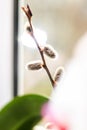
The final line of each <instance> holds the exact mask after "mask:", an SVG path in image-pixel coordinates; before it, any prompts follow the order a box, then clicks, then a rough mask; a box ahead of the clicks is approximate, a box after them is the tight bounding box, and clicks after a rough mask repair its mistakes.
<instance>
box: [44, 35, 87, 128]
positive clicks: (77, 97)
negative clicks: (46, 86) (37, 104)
mask: <svg viewBox="0 0 87 130" xmlns="http://www.w3.org/2000/svg"><path fill="white" fill-rule="evenodd" d="M42 115H43V118H44V119H45V120H46V121H47V122H51V123H52V124H53V125H52V127H54V128H52V130H87V33H86V34H84V35H83V37H82V38H81V39H79V41H78V43H77V44H76V47H75V49H74V51H73V57H72V59H71V60H70V61H69V62H68V64H66V66H65V72H64V74H63V76H62V78H61V80H60V82H59V83H58V86H56V88H55V89H54V91H53V93H52V96H51V99H50V101H49V102H48V103H47V104H45V105H44V106H43V108H42ZM49 130H50V129H49Z"/></svg>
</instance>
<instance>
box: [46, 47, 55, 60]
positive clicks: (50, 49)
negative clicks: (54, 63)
mask: <svg viewBox="0 0 87 130" xmlns="http://www.w3.org/2000/svg"><path fill="white" fill-rule="evenodd" d="M44 53H45V54H46V55H47V56H49V57H50V58H55V57H56V51H55V50H54V49H53V47H52V46H50V45H46V46H45V47H44Z"/></svg>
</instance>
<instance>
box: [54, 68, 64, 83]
mask: <svg viewBox="0 0 87 130" xmlns="http://www.w3.org/2000/svg"><path fill="white" fill-rule="evenodd" d="M63 72H64V68H63V67H58V68H57V70H56V72H55V75H54V81H55V82H58V81H59V80H60V77H61V75H62V73H63Z"/></svg>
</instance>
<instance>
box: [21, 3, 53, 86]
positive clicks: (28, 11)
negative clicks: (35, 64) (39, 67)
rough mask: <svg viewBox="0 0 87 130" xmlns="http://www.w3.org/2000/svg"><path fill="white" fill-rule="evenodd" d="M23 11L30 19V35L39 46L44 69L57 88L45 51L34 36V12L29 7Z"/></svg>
mask: <svg viewBox="0 0 87 130" xmlns="http://www.w3.org/2000/svg"><path fill="white" fill-rule="evenodd" d="M22 10H23V11H24V12H25V14H26V16H27V18H28V21H29V25H30V34H31V36H32V38H33V40H34V41H35V43H36V45H37V48H38V50H39V52H40V55H41V58H42V61H43V68H44V69H45V71H46V72H47V74H48V77H49V79H50V82H51V84H52V87H55V81H54V80H53V78H52V76H51V73H50V71H49V69H48V67H47V64H46V61H45V58H44V54H43V50H42V49H41V48H40V46H39V44H38V41H37V39H36V38H35V36H34V33H33V27H32V23H31V17H32V12H31V10H30V8H29V5H27V8H24V7H22Z"/></svg>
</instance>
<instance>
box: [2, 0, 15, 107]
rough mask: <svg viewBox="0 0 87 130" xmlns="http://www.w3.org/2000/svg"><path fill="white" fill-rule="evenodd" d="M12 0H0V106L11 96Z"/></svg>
mask: <svg viewBox="0 0 87 130" xmlns="http://www.w3.org/2000/svg"><path fill="white" fill-rule="evenodd" d="M12 15H13V0H5V1H3V0H0V108H1V107H2V106H3V105H5V104H6V103H7V102H8V101H9V100H11V98H12V87H13V86H12V54H13V53H12V51H13V50H12V46H13V41H12V38H13V25H12V23H13V16H12Z"/></svg>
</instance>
